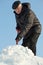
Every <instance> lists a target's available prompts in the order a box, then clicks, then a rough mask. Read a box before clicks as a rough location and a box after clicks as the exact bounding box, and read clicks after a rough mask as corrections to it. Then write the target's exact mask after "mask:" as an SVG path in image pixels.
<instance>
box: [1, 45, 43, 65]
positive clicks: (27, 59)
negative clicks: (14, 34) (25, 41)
mask: <svg viewBox="0 0 43 65" xmlns="http://www.w3.org/2000/svg"><path fill="white" fill-rule="evenodd" d="M40 61H42V62H40ZM40 61H39V59H38V58H36V57H35V56H34V54H33V52H32V51H31V50H30V49H28V48H27V47H23V46H21V45H15V46H9V47H8V48H6V49H3V51H2V52H0V65H43V59H41V60H40Z"/></svg>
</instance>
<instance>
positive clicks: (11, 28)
mask: <svg viewBox="0 0 43 65" xmlns="http://www.w3.org/2000/svg"><path fill="white" fill-rule="evenodd" d="M14 1H15V0H0V51H1V50H2V49H3V48H6V47H7V46H10V45H15V44H16V42H15V38H16V35H17V32H16V30H15V27H16V20H15V15H14V13H13V10H12V3H13V2H14ZM21 2H30V3H31V9H32V10H33V11H34V12H35V14H36V16H37V17H38V19H39V21H40V23H41V25H42V32H41V35H40V37H39V39H38V42H37V56H41V57H43V7H42V6H43V0H26V1H25V0H21ZM21 43H22V40H21V41H20V42H19V44H21Z"/></svg>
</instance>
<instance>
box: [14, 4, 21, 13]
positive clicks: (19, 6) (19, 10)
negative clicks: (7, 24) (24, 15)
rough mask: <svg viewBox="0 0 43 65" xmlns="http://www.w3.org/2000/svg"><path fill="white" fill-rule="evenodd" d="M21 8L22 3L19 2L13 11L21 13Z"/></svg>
mask: <svg viewBox="0 0 43 65" xmlns="http://www.w3.org/2000/svg"><path fill="white" fill-rule="evenodd" d="M21 10H22V4H19V5H18V7H17V8H16V9H15V12H16V13H17V14H20V13H21Z"/></svg>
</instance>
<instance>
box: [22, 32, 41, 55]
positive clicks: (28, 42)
mask: <svg viewBox="0 0 43 65" xmlns="http://www.w3.org/2000/svg"><path fill="white" fill-rule="evenodd" d="M39 35H40V33H36V32H33V33H31V34H30V36H28V35H26V36H25V37H24V38H23V43H22V46H24V47H28V48H29V49H31V50H32V51H33V53H34V55H36V43H37V40H38V38H39Z"/></svg>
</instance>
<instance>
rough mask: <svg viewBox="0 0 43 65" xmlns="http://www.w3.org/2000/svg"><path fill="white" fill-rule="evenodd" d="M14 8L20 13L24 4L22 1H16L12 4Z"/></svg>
mask: <svg viewBox="0 0 43 65" xmlns="http://www.w3.org/2000/svg"><path fill="white" fill-rule="evenodd" d="M12 9H13V10H14V11H15V12H16V13H17V14H20V13H21V10H22V4H21V2H20V1H15V2H14V3H13V5H12Z"/></svg>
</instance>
